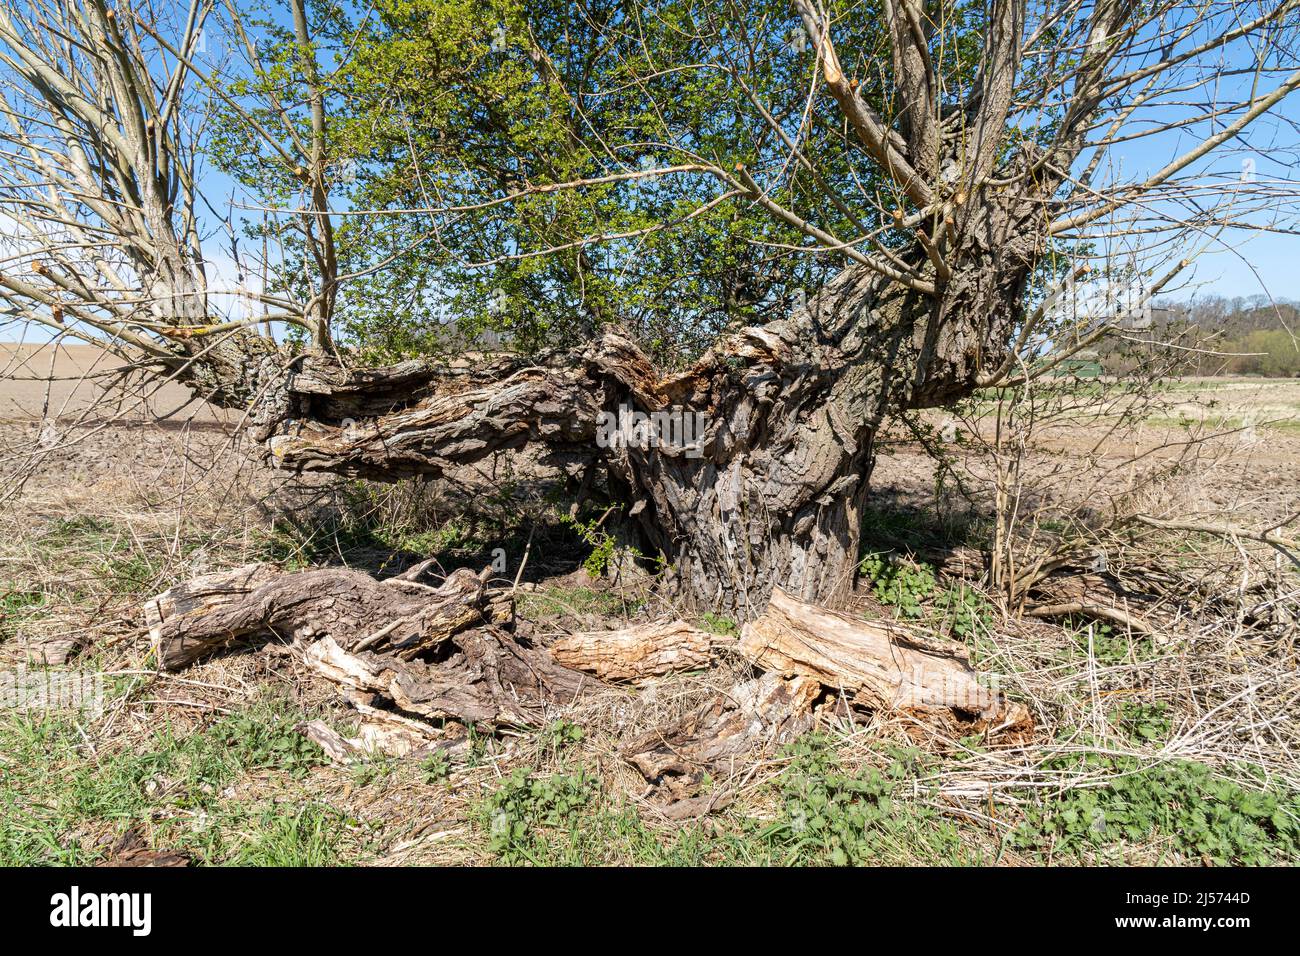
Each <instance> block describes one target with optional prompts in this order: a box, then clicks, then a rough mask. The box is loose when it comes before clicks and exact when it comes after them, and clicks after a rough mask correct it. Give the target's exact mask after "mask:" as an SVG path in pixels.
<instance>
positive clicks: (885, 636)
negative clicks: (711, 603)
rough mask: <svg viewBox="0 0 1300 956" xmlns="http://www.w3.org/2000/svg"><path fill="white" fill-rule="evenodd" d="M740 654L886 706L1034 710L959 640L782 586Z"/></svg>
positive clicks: (1020, 714) (1002, 714)
mask: <svg viewBox="0 0 1300 956" xmlns="http://www.w3.org/2000/svg"><path fill="white" fill-rule="evenodd" d="M740 653H741V654H742V655H744V656H745V657H747V658H749V659H750V660H752V661H753V662H754V663H755V664H757V665H758V666H760V667H764V668H767V669H769V670H774V671H777V672H779V673H783V674H798V675H801V676H804V677H808V678H812V679H813V680H816V681H818V682H820V683H821V684H823V685H825V686H826V687H827V688H830V689H834V690H842V691H843V692H844V693H845V694H847V695H849V696H850V697H851V698H852V699H853V701H854V703H855V704H860V705H862V706H867V707H871V708H873V709H885V710H904V709H906V710H919V711H925V710H933V709H936V708H951V709H953V710H958V711H962V712H964V713H968V714H973V715H976V716H978V717H980V718H982V719H984V720H987V721H990V722H992V723H995V724H1006V723H1008V722H1011V723H1019V722H1021V721H1023V720H1025V719H1027V718H1028V712H1027V711H1025V709H1024V708H1023V707H1022V706H1021V705H1018V704H1013V703H1011V702H1009V701H1008V700H1007V699H1006V698H1005V697H1004V696H1003V695H1002V694H1000V693H998V692H997V691H995V690H993V689H991V688H989V687H985V686H984V685H982V684H980V683H979V681H978V680H977V674H976V672H975V670H974V669H973V668H972V667H971V666H970V659H969V655H968V654H967V652H966V649H965V648H964V647H962V646H961V645H960V644H957V643H955V642H950V641H938V640H934V639H931V638H927V637H924V636H923V635H921V634H918V633H916V632H914V631H912V630H909V629H906V628H902V627H900V626H898V625H893V624H886V623H884V622H879V621H866V620H863V619H861V618H857V617H852V616H850V615H848V614H843V613H840V612H838V611H829V610H826V609H825V608H820V607H817V606H815V605H812V604H808V603H805V602H804V601H800V600H799V599H798V598H795V597H793V596H791V595H789V594H787V593H786V592H785V591H782V590H781V589H779V588H778V589H776V590H774V591H773V593H772V599H771V602H770V603H769V605H768V608H767V610H766V611H765V612H764V613H763V615H762V616H760V617H758V618H756V619H755V620H753V621H750V622H748V623H747V624H745V626H744V628H743V629H742V630H741V637H740Z"/></svg>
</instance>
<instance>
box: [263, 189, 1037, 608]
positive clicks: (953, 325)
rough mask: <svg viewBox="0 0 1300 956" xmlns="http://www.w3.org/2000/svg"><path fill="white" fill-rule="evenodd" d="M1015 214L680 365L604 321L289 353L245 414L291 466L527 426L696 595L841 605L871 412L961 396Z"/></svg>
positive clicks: (876, 419) (977, 217)
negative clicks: (913, 279) (386, 357)
mask: <svg viewBox="0 0 1300 956" xmlns="http://www.w3.org/2000/svg"><path fill="white" fill-rule="evenodd" d="M1020 213H1021V206H1020V205H1018V204H1017V202H1016V201H1015V200H1014V199H1013V198H999V197H996V196H994V197H989V198H988V199H987V200H986V201H985V202H981V203H974V202H972V203H970V204H968V205H967V206H963V208H962V209H960V210H958V216H959V218H960V220H961V223H960V226H961V234H962V235H963V236H964V237H966V238H965V242H964V245H963V246H962V247H961V248H959V249H954V250H952V251H951V257H952V258H953V259H954V261H959V262H961V263H962V264H963V268H962V269H961V270H960V272H959V273H958V274H956V275H955V276H954V277H953V278H952V280H951V281H950V282H949V283H948V284H947V285H946V286H945V288H944V290H943V292H942V294H937V295H930V294H922V293H919V292H916V291H913V290H911V289H909V288H907V287H905V286H902V285H899V284H896V283H894V282H893V281H892V280H890V279H887V278H885V277H882V276H880V275H878V274H876V273H874V272H871V271H869V270H867V269H865V268H851V269H848V270H845V272H843V273H841V275H840V276H838V277H837V278H836V279H835V280H834V281H832V282H831V283H830V284H829V285H828V286H827V287H826V288H825V289H824V290H823V291H822V292H821V293H820V294H819V295H818V296H816V297H815V298H814V299H812V300H811V301H810V302H809V303H808V305H807V306H806V307H804V308H800V309H798V310H796V311H795V312H794V313H793V314H792V315H791V316H789V317H788V318H786V319H783V320H780V321H776V322H772V323H769V324H768V325H765V326H754V327H749V328H744V329H740V330H738V331H736V332H734V333H732V334H730V335H728V336H726V337H725V338H724V339H722V340H721V341H720V342H719V343H718V344H717V345H716V346H715V347H714V348H713V349H712V350H711V351H710V352H708V353H707V354H705V355H704V356H703V357H701V358H700V360H699V361H698V362H696V363H695V364H694V365H693V366H692V367H690V368H689V369H688V370H686V371H684V372H680V373H673V374H664V373H662V372H660V371H659V370H658V369H656V368H655V367H654V366H653V364H652V363H651V362H650V361H649V360H648V359H647V358H646V356H645V355H644V353H643V352H642V351H641V350H640V349H639V348H638V347H637V346H636V344H635V343H634V342H633V341H632V340H631V339H629V338H628V337H627V336H625V335H623V334H621V333H619V332H617V331H608V332H606V333H605V334H604V335H602V336H601V338H599V339H598V340H597V341H596V342H594V343H592V344H591V345H590V346H589V347H587V348H586V349H584V350H581V351H579V352H576V353H570V354H567V355H560V354H555V355H548V356H543V357H541V358H539V359H534V360H523V359H520V358H496V359H489V358H486V357H476V358H471V359H470V360H467V361H463V362H462V363H461V364H460V365H459V366H458V367H454V368H451V369H438V368H435V367H434V366H431V365H428V364H425V363H421V362H405V363H402V364H400V365H397V366H393V367H391V368H387V369H369V370H356V371H348V372H344V371H343V370H341V369H340V368H338V367H337V366H336V365H334V364H331V363H330V362H328V361H326V360H324V359H323V358H321V357H320V356H306V357H304V358H303V359H302V360H301V361H300V362H298V363H296V364H294V365H293V366H291V367H290V368H289V369H288V370H287V371H286V373H285V380H284V383H283V386H282V387H277V388H274V389H270V391H271V392H272V393H273V394H274V396H275V399H274V401H275V402H276V403H278V404H277V405H276V408H275V409H274V411H267V410H266V408H265V407H263V408H261V409H260V410H259V412H258V415H259V416H260V417H259V420H261V421H264V422H265V423H266V425H265V437H266V442H267V446H268V448H269V450H270V454H271V457H272V458H273V460H274V461H275V463H276V464H277V465H279V466H280V467H284V468H287V469H292V470H299V471H331V472H337V473H343V474H350V475H360V476H365V477H370V478H376V479H387V480H393V479H398V478H404V477H409V476H412V475H432V476H437V475H440V474H442V473H443V472H444V471H445V470H446V469H447V468H449V467H451V466H454V465H463V464H466V463H470V462H473V461H476V460H479V459H481V458H483V457H484V456H486V455H488V454H490V453H492V452H496V451H501V450H504V449H512V448H519V447H522V446H523V445H525V444H529V443H537V444H540V445H543V446H545V447H546V448H547V449H549V451H550V452H551V453H552V455H553V456H555V457H556V458H557V459H558V460H561V461H572V460H578V459H583V460H587V461H603V463H604V465H605V466H606V469H607V473H608V475H609V478H610V482H611V486H612V487H611V490H612V491H613V493H614V494H615V496H616V497H619V498H621V499H623V500H624V501H625V502H626V504H627V505H628V511H629V514H631V515H634V519H635V522H636V525H637V527H638V529H639V531H640V533H641V535H642V537H643V539H644V543H645V549H644V550H646V552H647V553H648V554H649V555H651V556H657V555H662V556H663V557H664V558H665V559H666V560H667V563H668V564H669V565H670V566H671V567H672V568H673V569H674V571H675V575H676V582H677V586H678V588H679V590H680V591H681V593H682V594H683V595H684V596H685V597H686V598H687V599H689V600H690V601H691V602H693V603H694V604H695V605H696V606H698V607H701V608H707V609H717V610H724V611H727V612H729V613H733V614H735V615H736V616H737V617H739V618H741V619H748V618H751V617H754V616H756V615H757V614H759V613H761V611H762V610H763V608H765V607H766V604H767V597H768V595H769V594H770V592H771V590H772V588H774V587H780V588H783V589H784V590H786V591H788V592H790V593H791V594H793V595H796V596H798V597H800V598H802V599H804V600H808V601H812V602H816V603H818V604H823V605H827V606H842V605H843V604H844V602H845V601H846V599H847V598H848V596H849V594H850V593H851V590H852V586H853V579H854V574H855V569H856V561H857V557H858V550H859V549H858V542H859V525H860V519H861V511H862V506H863V503H864V500H865V498H866V495H867V479H868V477H869V473H870V470H871V464H872V454H873V450H872V445H873V440H874V437H875V434H876V432H877V430H878V428H879V426H880V424H881V422H882V421H883V420H884V419H885V418H886V417H887V416H888V415H890V414H893V413H897V412H899V411H901V410H904V409H911V408H918V407H925V406H932V405H939V404H944V403H947V402H950V401H952V400H954V399H956V398H958V397H960V396H962V395H964V394H968V393H969V392H970V391H971V390H972V389H973V388H974V387H975V379H976V375H977V373H978V372H979V370H980V368H981V367H982V366H983V365H985V364H986V362H987V359H988V358H989V356H988V355H986V354H985V353H986V352H988V351H989V350H990V349H994V348H995V347H996V346H995V345H994V344H992V343H997V342H1000V341H1004V340H1005V338H1006V336H1007V335H1008V334H1009V330H1010V329H1011V328H1012V327H1013V326H1014V324H1015V321H1016V320H1017V318H1018V316H1019V306H1018V305H1017V302H1018V298H1019V294H1020V290H1021V288H1022V287H1023V283H1024V279H1025V276H1026V275H1027V274H1028V272H1029V270H1030V269H1031V268H1032V265H1033V263H1034V262H1035V260H1036V256H1037V254H1038V251H1039V249H1040V246H1041V242H1042V237H1041V229H1038V230H1035V229H1032V228H1030V227H1029V226H1028V225H1027V223H1026V221H1025V215H1021V214H1020ZM922 258H923V257H922ZM620 411H626V412H633V413H640V414H644V415H652V414H654V413H656V412H677V413H685V414H689V415H693V416H695V421H697V422H698V423H699V424H700V430H701V437H700V440H699V441H698V442H695V443H692V445H691V446H690V447H686V446H685V445H684V444H679V443H674V442H672V441H671V440H669V441H667V442H663V441H660V442H648V443H647V442H639V441H637V440H633V441H631V442H615V443H613V444H609V443H604V444H601V443H598V440H597V439H598V423H599V421H600V416H601V414H602V413H606V414H610V415H614V416H617V415H618V414H619V413H620Z"/></svg>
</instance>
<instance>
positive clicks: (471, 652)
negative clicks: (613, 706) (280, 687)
mask: <svg viewBox="0 0 1300 956" xmlns="http://www.w3.org/2000/svg"><path fill="white" fill-rule="evenodd" d="M454 647H455V652H454V653H453V654H451V655H450V656H449V657H448V658H447V659H446V660H443V661H439V662H438V663H437V664H430V663H427V662H425V661H420V660H413V661H403V660H401V659H400V658H397V657H394V656H393V655H391V654H376V653H373V652H370V651H361V652H359V653H355V654H353V653H350V652H348V651H345V650H344V649H343V648H342V647H340V646H339V644H338V642H337V641H335V640H334V639H333V638H330V637H325V638H322V639H321V640H319V641H316V642H315V643H314V644H312V645H311V646H309V647H308V648H307V649H306V650H305V651H304V653H303V659H304V660H305V661H306V663H307V664H308V665H309V666H310V667H312V668H313V669H314V670H315V671H316V672H317V673H319V674H321V675H322V676H324V677H326V678H328V679H329V680H331V681H333V682H334V683H337V684H340V685H342V686H343V687H345V688H350V689H352V690H357V691H366V692H370V693H374V694H378V695H380V696H381V697H382V698H384V699H386V700H388V701H391V702H392V704H393V705H394V706H395V707H396V708H397V709H398V710H399V711H400V712H402V713H405V714H415V715H418V716H420V717H423V718H426V719H429V720H447V719H454V720H458V721H461V722H463V723H466V724H472V725H474V726H475V727H478V728H481V729H485V730H489V731H490V730H492V729H494V728H496V727H500V726H515V727H521V726H536V725H538V724H540V723H544V722H545V721H546V720H547V719H548V717H549V716H550V715H551V713H552V711H553V710H554V709H555V708H556V707H558V706H562V705H565V704H569V703H572V702H573V701H574V700H576V699H577V698H578V697H580V696H582V695H583V694H584V693H586V692H587V691H589V690H593V689H595V688H596V687H598V686H600V685H599V683H598V682H597V681H595V680H594V679H592V678H590V677H588V676H587V675H585V674H581V673H579V672H577V671H574V670H570V669H569V668H567V667H562V666H560V665H559V664H556V663H555V662H554V661H553V660H551V657H550V655H549V654H548V653H547V652H546V651H545V650H544V649H542V648H535V647H528V646H525V645H524V644H521V643H519V642H517V641H516V640H514V639H513V638H512V637H511V636H510V635H508V634H505V633H503V632H502V631H500V630H498V629H497V628H493V627H483V628H478V629H476V630H473V631H466V632H463V633H461V634H459V635H457V637H456V638H455V641H454Z"/></svg>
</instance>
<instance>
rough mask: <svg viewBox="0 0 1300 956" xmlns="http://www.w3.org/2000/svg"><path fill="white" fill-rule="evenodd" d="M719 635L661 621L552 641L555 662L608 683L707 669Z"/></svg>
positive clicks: (678, 622) (589, 632) (568, 636)
mask: <svg viewBox="0 0 1300 956" xmlns="http://www.w3.org/2000/svg"><path fill="white" fill-rule="evenodd" d="M717 640H718V638H717V637H716V636H715V635H713V634H710V633H709V632H708V631H703V630H701V629H700V628H698V627H692V626H691V625H690V624H687V623H685V622H684V621H656V622H654V623H652V624H641V625H638V626H636V627H625V628H622V629H620V630H617V631H586V632H582V633H578V634H569V635H567V636H565V637H561V638H560V639H559V640H557V641H555V642H554V643H553V644H552V645H551V654H552V656H553V657H554V658H555V660H556V661H557V662H558V663H560V664H563V665H564V666H566V667H572V668H575V669H576V670H582V671H588V672H590V673H592V674H595V675H596V676H597V677H599V678H600V679H601V680H605V681H639V680H645V679H647V678H650V677H659V676H662V675H663V674H669V673H672V672H674V671H687V670H693V669H695V668H698V667H706V666H708V665H709V664H710V663H711V662H712V661H713V648H714V643H715V641H717Z"/></svg>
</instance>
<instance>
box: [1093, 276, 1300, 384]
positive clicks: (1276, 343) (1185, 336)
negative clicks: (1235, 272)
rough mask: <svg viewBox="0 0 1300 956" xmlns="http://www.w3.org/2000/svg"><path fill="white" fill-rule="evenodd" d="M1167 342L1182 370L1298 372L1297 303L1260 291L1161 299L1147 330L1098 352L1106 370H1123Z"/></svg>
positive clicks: (1204, 372)
mask: <svg viewBox="0 0 1300 956" xmlns="http://www.w3.org/2000/svg"><path fill="white" fill-rule="evenodd" d="M1148 341H1151V342H1155V341H1159V342H1160V343H1161V345H1159V346H1155V345H1148V344H1147V342H1148ZM1171 347H1172V348H1173V350H1174V351H1175V352H1177V353H1181V357H1180V358H1179V361H1178V362H1177V368H1178V370H1179V371H1180V372H1182V373H1183V374H1186V375H1262V376H1267V377H1270V378H1292V377H1300V304H1298V303H1296V302H1292V301H1289V300H1285V299H1269V297H1268V296H1264V295H1256V296H1249V297H1243V296H1237V297H1235V298H1231V299H1229V298H1224V297H1222V296H1209V297H1206V298H1199V299H1195V300H1193V301H1190V302H1178V303H1175V302H1160V303H1158V304H1157V305H1156V306H1155V308H1154V309H1153V314H1152V317H1151V327H1150V329H1149V330H1146V331H1143V332H1141V333H1133V334H1131V335H1128V336H1126V337H1124V338H1121V339H1117V340H1115V341H1113V342H1108V343H1106V345H1105V346H1104V347H1103V348H1102V349H1101V350H1100V358H1101V362H1102V365H1103V366H1104V368H1105V370H1106V372H1108V373H1114V374H1122V373H1124V372H1129V371H1132V370H1134V369H1136V368H1138V367H1139V366H1141V365H1142V364H1143V363H1144V362H1145V361H1147V360H1148V359H1149V354H1148V353H1149V352H1150V351H1151V349H1152V348H1158V349H1159V350H1160V351H1161V352H1162V353H1163V352H1166V351H1168V350H1169V349H1170V348H1171Z"/></svg>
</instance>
